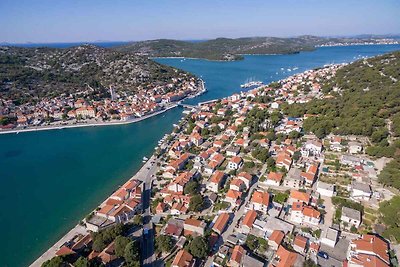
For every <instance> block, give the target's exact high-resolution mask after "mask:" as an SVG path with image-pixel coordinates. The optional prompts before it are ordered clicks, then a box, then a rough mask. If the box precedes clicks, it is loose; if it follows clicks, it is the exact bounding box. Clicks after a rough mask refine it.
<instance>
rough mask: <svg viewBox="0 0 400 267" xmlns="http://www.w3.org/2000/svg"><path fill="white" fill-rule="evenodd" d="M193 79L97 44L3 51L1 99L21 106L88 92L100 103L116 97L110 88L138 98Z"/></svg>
mask: <svg viewBox="0 0 400 267" xmlns="http://www.w3.org/2000/svg"><path fill="white" fill-rule="evenodd" d="M188 75H189V74H188V73H186V72H183V71H177V70H175V69H174V68H171V67H168V66H164V65H161V64H158V63H156V62H154V61H152V60H149V59H147V58H145V57H141V56H136V55H133V54H129V53H123V52H117V51H113V50H110V49H105V48H100V47H97V46H94V45H82V46H78V47H71V48H67V49H57V48H22V47H0V97H1V98H3V99H6V100H8V99H9V100H12V101H13V102H14V104H16V105H20V104H23V103H26V102H29V103H32V104H34V103H36V102H38V101H39V100H41V99H42V98H45V97H47V98H54V97H56V96H60V95H61V94H66V95H68V94H74V93H76V92H77V91H81V92H83V91H88V92H89V96H90V98H92V99H93V100H99V99H102V98H104V97H109V96H110V95H109V90H108V88H109V86H113V88H115V90H116V91H117V92H122V91H123V92H124V93H126V94H134V93H135V92H136V91H137V90H138V88H143V89H145V88H147V86H152V85H153V86H154V84H155V83H166V82H170V81H171V78H173V77H184V76H188ZM170 90H174V89H173V88H171V89H170ZM0 123H2V124H3V123H5V122H4V121H0Z"/></svg>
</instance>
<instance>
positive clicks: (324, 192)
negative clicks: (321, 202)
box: [317, 181, 335, 197]
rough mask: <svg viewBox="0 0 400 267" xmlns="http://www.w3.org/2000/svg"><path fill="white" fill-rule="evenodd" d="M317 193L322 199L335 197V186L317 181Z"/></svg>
mask: <svg viewBox="0 0 400 267" xmlns="http://www.w3.org/2000/svg"><path fill="white" fill-rule="evenodd" d="M317 192H318V193H319V194H320V195H321V196H324V197H333V196H334V195H335V185H334V184H327V183H324V182H320V181H318V183H317Z"/></svg>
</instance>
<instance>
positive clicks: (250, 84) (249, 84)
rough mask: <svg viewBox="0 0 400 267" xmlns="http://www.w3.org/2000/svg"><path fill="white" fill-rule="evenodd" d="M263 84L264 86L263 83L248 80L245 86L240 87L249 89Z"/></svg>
mask: <svg viewBox="0 0 400 267" xmlns="http://www.w3.org/2000/svg"><path fill="white" fill-rule="evenodd" d="M262 84H263V82H261V81H254V80H249V79H247V80H246V82H245V83H244V84H241V85H240V87H241V88H249V87H254V86H260V85H262Z"/></svg>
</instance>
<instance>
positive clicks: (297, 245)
mask: <svg viewBox="0 0 400 267" xmlns="http://www.w3.org/2000/svg"><path fill="white" fill-rule="evenodd" d="M307 245H308V238H307V237H304V236H302V235H296V237H295V238H294V241H293V249H294V251H296V252H298V253H300V254H304V253H305V252H306V251H307Z"/></svg>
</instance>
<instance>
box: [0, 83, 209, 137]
mask: <svg viewBox="0 0 400 267" xmlns="http://www.w3.org/2000/svg"><path fill="white" fill-rule="evenodd" d="M199 80H200V84H201V85H200V87H201V88H200V90H199V91H198V92H197V93H195V94H193V95H189V96H187V97H185V98H183V99H182V100H180V101H178V102H174V103H173V104H171V105H169V106H168V107H166V108H165V109H162V110H159V111H156V112H153V113H151V114H147V115H144V116H142V117H138V118H133V119H129V120H126V121H112V122H111V121H110V122H98V123H87V124H86V123H82V124H73V125H57V126H56V125H54V126H51V125H49V126H39V127H36V128H33V127H30V128H29V127H28V128H25V129H12V130H0V135H2V134H19V133H23V132H37V131H49V130H63V129H68V128H83V127H100V126H115V125H125V124H131V123H136V122H140V121H143V120H146V119H149V118H151V117H155V116H157V115H160V114H162V113H164V112H167V111H168V110H170V109H174V108H176V107H178V106H179V105H180V104H181V102H182V101H184V100H187V99H192V98H195V97H198V96H200V95H202V94H204V93H206V92H207V89H206V87H205V82H204V80H203V79H201V78H199Z"/></svg>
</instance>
